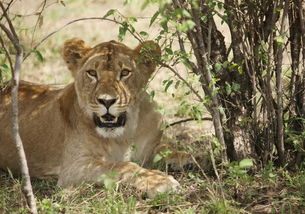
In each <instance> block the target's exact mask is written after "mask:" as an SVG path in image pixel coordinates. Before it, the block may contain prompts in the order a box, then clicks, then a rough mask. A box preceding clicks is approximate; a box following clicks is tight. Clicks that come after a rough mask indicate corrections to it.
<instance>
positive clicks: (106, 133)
mask: <svg viewBox="0 0 305 214" xmlns="http://www.w3.org/2000/svg"><path fill="white" fill-rule="evenodd" d="M95 130H96V132H97V133H98V134H99V135H100V136H101V137H104V138H116V137H120V136H122V135H123V133H124V130H125V127H116V128H99V127H96V128H95Z"/></svg>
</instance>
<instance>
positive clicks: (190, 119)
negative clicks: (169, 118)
mask: <svg viewBox="0 0 305 214" xmlns="http://www.w3.org/2000/svg"><path fill="white" fill-rule="evenodd" d="M198 120H208V121H213V119H212V118H211V117H203V118H187V119H183V120H178V121H176V122H173V123H170V124H168V125H166V126H165V129H167V128H169V127H171V126H175V125H178V124H180V123H185V122H189V121H198Z"/></svg>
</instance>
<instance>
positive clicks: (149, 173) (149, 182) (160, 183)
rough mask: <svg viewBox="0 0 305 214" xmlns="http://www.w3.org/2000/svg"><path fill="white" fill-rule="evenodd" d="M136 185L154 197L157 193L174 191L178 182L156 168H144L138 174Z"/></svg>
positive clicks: (177, 186) (178, 185)
mask: <svg viewBox="0 0 305 214" xmlns="http://www.w3.org/2000/svg"><path fill="white" fill-rule="evenodd" d="M136 187H137V188H138V189H139V190H141V191H145V192H147V194H148V197H154V196H155V195H156V194H158V193H163V192H168V191H176V190H178V189H179V187H180V184H179V182H178V181H177V180H176V179H175V178H174V177H173V176H171V175H166V174H164V173H163V172H160V171H158V170H145V171H144V172H142V173H141V174H139V177H138V179H137V182H136Z"/></svg>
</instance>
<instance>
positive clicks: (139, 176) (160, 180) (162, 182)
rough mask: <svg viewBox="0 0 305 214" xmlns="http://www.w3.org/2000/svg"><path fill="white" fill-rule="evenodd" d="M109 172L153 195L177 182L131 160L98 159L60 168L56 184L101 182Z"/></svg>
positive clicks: (171, 187)
mask: <svg viewBox="0 0 305 214" xmlns="http://www.w3.org/2000/svg"><path fill="white" fill-rule="evenodd" d="M108 173H111V174H113V175H114V179H116V180H117V181H120V182H124V183H127V184H130V185H132V186H134V187H136V188H137V189H138V190H140V191H143V192H147V193H148V195H149V196H153V195H155V194H156V193H158V192H166V191H169V190H175V189H177V187H178V186H179V183H178V182H177V181H176V180H175V179H174V178H173V177H172V176H169V175H166V174H164V173H162V172H160V171H157V170H148V169H144V168H142V167H140V166H139V165H138V164H135V163H132V162H106V161H99V160H91V161H79V162H78V161H74V162H73V164H71V165H70V166H68V165H67V167H65V168H63V169H62V172H61V173H60V175H59V180H58V185H61V186H70V185H77V184H80V183H82V182H98V183H102V179H101V176H102V175H104V174H108Z"/></svg>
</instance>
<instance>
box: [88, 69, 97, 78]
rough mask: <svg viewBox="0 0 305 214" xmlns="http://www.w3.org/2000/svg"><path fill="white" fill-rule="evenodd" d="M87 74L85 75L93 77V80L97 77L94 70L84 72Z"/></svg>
mask: <svg viewBox="0 0 305 214" xmlns="http://www.w3.org/2000/svg"><path fill="white" fill-rule="evenodd" d="M86 72H87V74H88V75H89V76H91V77H94V78H96V77H97V74H96V70H92V69H91V70H88V71H86Z"/></svg>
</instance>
